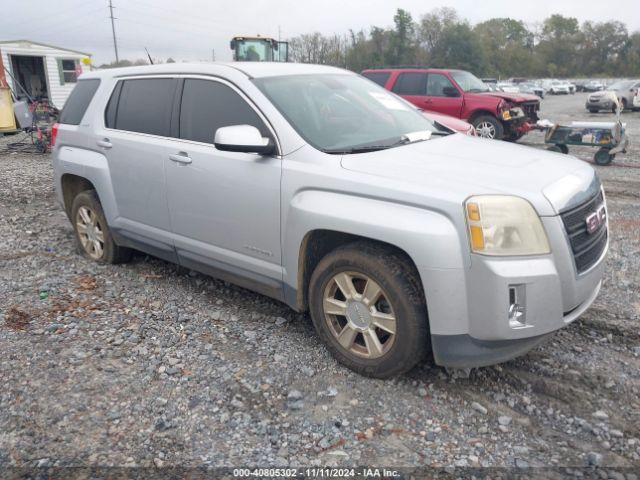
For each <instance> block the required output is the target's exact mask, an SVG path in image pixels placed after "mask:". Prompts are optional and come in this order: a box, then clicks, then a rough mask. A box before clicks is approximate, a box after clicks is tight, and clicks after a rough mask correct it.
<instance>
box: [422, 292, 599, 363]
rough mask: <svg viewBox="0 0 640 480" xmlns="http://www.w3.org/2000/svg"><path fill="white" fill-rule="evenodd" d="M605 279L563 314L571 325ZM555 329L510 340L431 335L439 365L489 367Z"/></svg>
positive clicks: (520, 352) (522, 351)
mask: <svg viewBox="0 0 640 480" xmlns="http://www.w3.org/2000/svg"><path fill="white" fill-rule="evenodd" d="M600 286H601V283H598V285H597V286H596V289H595V290H594V291H593V292H592V293H591V295H590V296H589V298H587V300H585V301H584V302H583V303H582V304H581V305H579V306H578V307H577V308H576V309H575V310H573V311H571V312H569V313H567V314H566V315H564V316H563V325H562V326H564V325H568V324H569V323H571V322H573V321H574V320H575V319H576V318H578V317H579V316H580V315H582V314H583V313H584V312H585V311H586V310H587V309H588V308H589V306H590V305H591V304H592V303H593V301H594V300H595V299H596V297H597V296H598V293H599V292H600ZM551 335H553V332H549V333H544V334H541V335H536V336H532V337H525V338H517V339H509V340H481V339H477V338H474V337H472V336H471V335H464V334H462V335H431V348H432V350H433V358H434V360H435V362H436V364H438V365H442V366H446V367H452V368H469V367H485V366H487V365H495V364H496V363H501V362H506V361H507V360H511V359H513V358H516V357H519V356H520V355H524V354H525V353H527V352H528V351H529V350H531V349H533V348H535V347H537V346H538V345H540V344H541V343H543V342H544V341H545V340H546V339H547V338H548V337H550V336H551Z"/></svg>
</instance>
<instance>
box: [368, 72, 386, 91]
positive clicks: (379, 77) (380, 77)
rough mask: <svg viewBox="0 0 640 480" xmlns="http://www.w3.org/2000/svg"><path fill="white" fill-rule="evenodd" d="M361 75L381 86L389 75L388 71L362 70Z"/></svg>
mask: <svg viewBox="0 0 640 480" xmlns="http://www.w3.org/2000/svg"><path fill="white" fill-rule="evenodd" d="M362 76H363V77H365V78H368V79H369V80H371V81H372V82H375V83H377V84H378V85H380V86H381V87H384V86H385V85H386V84H387V80H389V77H390V76H391V73H389V72H364V73H363V74H362Z"/></svg>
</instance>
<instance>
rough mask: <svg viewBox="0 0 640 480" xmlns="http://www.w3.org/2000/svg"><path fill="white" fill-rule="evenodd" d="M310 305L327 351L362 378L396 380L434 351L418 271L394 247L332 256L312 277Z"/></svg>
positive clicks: (352, 249) (357, 246) (363, 246)
mask: <svg viewBox="0 0 640 480" xmlns="http://www.w3.org/2000/svg"><path fill="white" fill-rule="evenodd" d="M309 302H310V310H311V317H312V319H313V323H314V326H315V328H316V331H317V332H318V335H319V336H320V338H321V339H322V340H323V342H324V343H325V345H326V346H327V348H328V349H329V351H330V352H331V353H332V354H333V356H334V357H335V358H336V359H337V360H338V361H339V362H341V363H343V364H344V365H346V366H347V367H349V368H350V369H352V370H354V371H356V372H358V373H360V374H362V375H367V376H371V377H376V378H388V377H391V376H394V375H398V374H400V373H403V372H406V371H408V370H410V369H411V368H413V367H414V366H415V365H416V364H417V363H418V362H420V361H421V360H422V359H423V358H424V357H425V355H426V354H427V353H428V352H429V350H430V340H429V333H428V321H427V309H426V305H425V301H424V295H423V293H422V287H421V284H420V281H419V279H418V275H417V272H416V271H415V268H414V267H413V265H411V263H410V262H409V260H408V259H407V258H406V257H405V256H404V255H402V254H400V253H399V252H396V251H395V250H393V249H391V248H388V247H384V246H378V245H375V244H371V243H368V242H356V243H353V244H350V245H346V246H343V247H340V248H338V249H336V250H334V251H333V252H331V253H329V254H328V255H327V256H325V257H324V258H323V259H322V260H321V261H320V263H319V264H318V266H317V267H316V269H315V270H314V272H313V274H312V276H311V281H310V284H309Z"/></svg>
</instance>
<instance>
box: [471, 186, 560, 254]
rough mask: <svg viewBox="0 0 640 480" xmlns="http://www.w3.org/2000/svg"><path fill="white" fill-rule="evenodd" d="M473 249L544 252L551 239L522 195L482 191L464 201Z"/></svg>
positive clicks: (547, 248)
mask: <svg viewBox="0 0 640 480" xmlns="http://www.w3.org/2000/svg"><path fill="white" fill-rule="evenodd" d="M465 212H466V217H467V225H468V228H469V243H470V244H471V250H472V251H473V252H475V253H481V254H483V255H497V256H507V255H541V254H545V253H549V252H550V251H551V250H550V248H549V241H548V240H547V234H546V233H545V231H544V228H543V226H542V222H541V221H540V218H539V217H538V215H537V213H536V211H535V210H534V209H533V207H532V206H531V204H530V203H529V202H527V201H526V200H524V199H523V198H519V197H510V196H506V195H479V196H476V197H471V198H469V199H468V200H467V201H466V202H465Z"/></svg>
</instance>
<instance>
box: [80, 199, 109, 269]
mask: <svg viewBox="0 0 640 480" xmlns="http://www.w3.org/2000/svg"><path fill="white" fill-rule="evenodd" d="M76 229H77V231H78V237H79V238H80V244H81V245H82V248H83V249H84V251H85V252H87V255H89V256H90V257H91V258H93V259H94V260H99V259H101V258H102V255H103V253H104V230H103V228H102V225H101V224H100V220H99V219H98V216H97V215H96V213H95V212H94V211H93V210H91V209H90V208H89V207H86V206H82V207H80V208H79V209H78V213H77V214H76Z"/></svg>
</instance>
